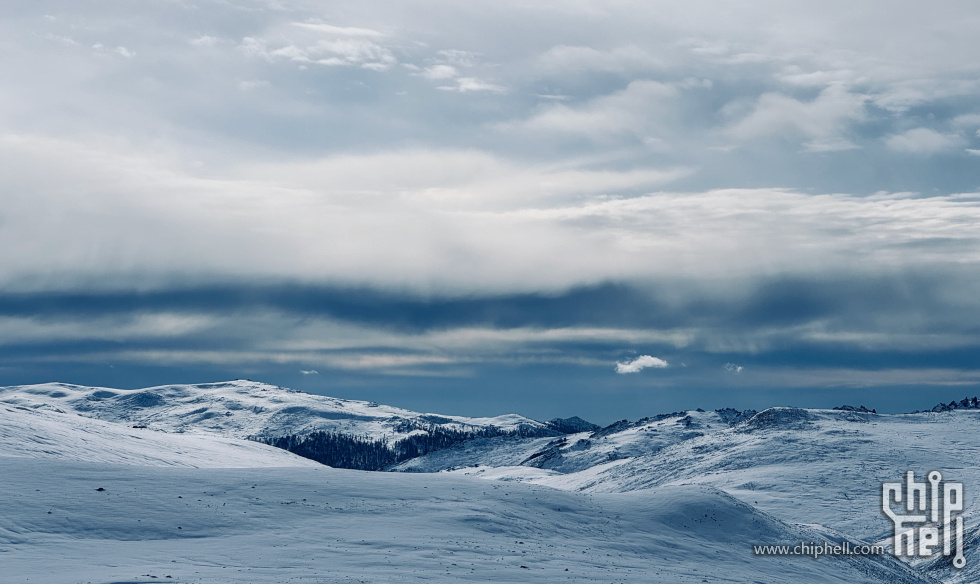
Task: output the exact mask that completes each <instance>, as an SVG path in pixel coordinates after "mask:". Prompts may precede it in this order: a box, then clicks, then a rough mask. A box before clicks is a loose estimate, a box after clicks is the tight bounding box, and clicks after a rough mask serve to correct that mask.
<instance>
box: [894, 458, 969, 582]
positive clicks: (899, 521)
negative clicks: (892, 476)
mask: <svg viewBox="0 0 980 584" xmlns="http://www.w3.org/2000/svg"><path fill="white" fill-rule="evenodd" d="M926 478H927V479H928V482H921V483H919V482H916V481H915V473H914V472H912V471H908V472H907V473H905V482H904V483H882V484H881V510H882V511H883V512H884V513H885V515H887V516H888V518H889V519H891V520H892V522H893V523H894V524H895V540H894V546H893V550H892V551H893V553H894V554H895V555H896V556H899V557H901V556H905V557H915V556H918V557H929V556H931V555H932V554H933V553H934V552H935V550H936V548H938V547H939V546H940V532H941V534H942V550H943V555H944V556H947V557H948V556H953V567H954V568H957V569H962V568H963V567H965V566H966V557H964V556H963V517H961V516H960V515H959V514H960V513H962V512H963V508H964V505H963V483H954V482H950V481H946V482H943V475H942V474H941V473H940V472H939V471H935V470H934V471H932V472H930V473H929V474H928V476H927V477H926ZM902 503H904V505H902ZM893 504H894V505H897V507H896V508H897V509H898V511H899V512H898V513H896V512H895V510H893V509H892V505H893Z"/></svg>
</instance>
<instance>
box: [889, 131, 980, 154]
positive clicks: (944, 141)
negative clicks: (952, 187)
mask: <svg viewBox="0 0 980 584" xmlns="http://www.w3.org/2000/svg"><path fill="white" fill-rule="evenodd" d="M885 145H886V146H888V148H889V149H891V150H895V151H897V152H907V153H910V154H936V153H939V152H945V151H949V150H957V149H959V148H962V147H963V146H965V145H966V140H964V139H963V137H962V136H959V135H958V134H941V133H939V132H937V131H936V130H933V129H930V128H915V129H912V130H909V131H907V132H904V133H901V134H892V135H891V136H887V137H886V138H885Z"/></svg>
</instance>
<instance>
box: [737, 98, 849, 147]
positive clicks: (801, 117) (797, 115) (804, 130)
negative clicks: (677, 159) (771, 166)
mask: <svg viewBox="0 0 980 584" xmlns="http://www.w3.org/2000/svg"><path fill="white" fill-rule="evenodd" d="M866 100H867V97H866V96H864V95H858V94H853V93H850V92H848V91H847V90H846V89H844V88H842V87H840V86H836V85H835V86H831V87H828V88H827V89H825V90H823V91H822V92H821V93H820V95H818V96H817V97H816V99H814V100H812V101H810V102H803V101H799V100H796V99H794V98H792V97H789V96H787V95H783V94H779V93H765V94H763V95H761V96H759V98H758V100H757V102H756V104H755V108H754V110H753V111H752V113H750V114H749V115H748V116H746V117H745V118H743V119H741V120H739V121H738V122H735V123H734V124H732V125H731V126H729V127H728V129H727V131H726V133H727V135H728V136H730V137H731V138H733V139H735V140H739V141H746V140H752V139H755V138H760V137H765V136H782V137H787V138H791V137H802V138H804V139H805V140H806V142H805V143H804V146H805V148H806V149H807V150H809V151H811V152H834V151H841V150H851V149H854V148H857V147H858V146H857V145H856V144H854V143H853V142H852V141H851V140H850V139H849V138H848V137H847V134H848V130H849V126H850V124H852V123H854V122H857V121H860V120H862V119H863V118H864V117H865V111H864V103H865V101H866Z"/></svg>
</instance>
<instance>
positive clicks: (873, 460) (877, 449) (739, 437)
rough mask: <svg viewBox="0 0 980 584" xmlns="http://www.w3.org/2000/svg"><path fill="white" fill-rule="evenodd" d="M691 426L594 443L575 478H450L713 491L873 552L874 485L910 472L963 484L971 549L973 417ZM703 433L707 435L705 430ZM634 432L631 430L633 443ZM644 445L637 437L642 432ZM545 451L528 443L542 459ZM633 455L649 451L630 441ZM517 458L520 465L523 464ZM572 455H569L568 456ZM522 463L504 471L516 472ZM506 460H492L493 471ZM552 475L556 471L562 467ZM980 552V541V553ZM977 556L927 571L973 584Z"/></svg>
mask: <svg viewBox="0 0 980 584" xmlns="http://www.w3.org/2000/svg"><path fill="white" fill-rule="evenodd" d="M701 415H702V422H697V420H695V423H691V421H690V420H687V419H686V416H679V417H677V418H671V419H667V420H663V421H662V422H661V426H660V429H659V432H660V433H664V432H667V433H670V429H669V428H670V427H671V426H673V435H674V436H675V437H682V436H683V437H684V439H677V440H675V441H674V442H673V443H672V444H666V445H664V446H659V445H652V448H651V450H650V451H648V452H645V453H644V452H640V451H638V449H637V448H634V449H633V450H632V451H629V452H630V454H631V455H630V456H625V457H620V456H618V455H617V454H616V453H617V452H619V453H623V452H624V450H625V449H624V448H623V447H622V446H621V443H622V441H624V440H627V439H628V436H627V435H625V434H624V435H622V436H620V437H619V438H618V439H617V440H616V441H604V440H602V439H599V440H596V439H589V438H586V439H589V440H590V442H591V445H590V447H589V450H593V453H592V457H593V460H602V458H603V457H604V456H605V457H607V458H608V460H607V461H605V462H601V463H597V464H595V465H594V466H591V467H589V468H586V469H583V470H578V471H574V472H567V473H562V472H556V471H555V470H550V471H547V472H542V471H541V470H539V469H536V468H528V467H527V466H517V467H514V466H511V467H506V468H502V465H496V466H495V467H493V468H491V467H489V466H487V464H486V462H485V461H493V460H494V456H493V455H492V454H491V455H489V456H486V457H481V456H479V455H478V451H479V448H478V447H477V448H475V449H474V452H473V453H471V455H470V456H469V457H468V458H467V460H472V461H473V462H474V464H480V465H481V466H479V467H475V466H474V467H471V468H462V469H459V470H457V471H456V472H457V474H464V475H470V476H475V477H486V478H493V479H498V480H499V479H506V480H508V481H523V482H529V483H534V484H540V485H547V486H551V487H555V488H559V489H567V490H574V491H582V492H587V493H600V492H627V491H636V490H641V489H650V488H658V487H661V486H668V485H695V484H699V485H710V486H713V487H715V488H718V489H720V490H722V491H724V492H726V493H729V494H731V495H733V496H735V497H737V498H738V499H740V500H741V501H744V502H746V503H748V504H751V505H753V506H754V507H757V508H758V509H760V510H763V511H765V512H767V513H771V514H772V515H774V516H775V517H778V518H780V519H781V520H783V521H786V522H790V523H805V524H819V525H823V526H826V527H828V528H831V529H834V530H837V531H839V532H842V533H847V534H849V535H851V536H853V537H858V538H862V539H866V540H870V541H882V542H886V543H890V542H888V541H887V538H889V536H890V535H891V529H892V524H891V523H890V521H889V520H887V518H885V517H884V515H883V514H882V513H881V511H880V500H881V499H880V497H881V483H882V482H885V481H899V480H901V479H902V477H903V476H904V475H905V472H906V471H908V470H913V471H915V472H916V475H917V476H918V478H919V480H923V477H924V476H925V475H926V474H927V473H928V472H929V471H932V470H939V471H941V472H942V473H943V476H944V477H945V479H946V480H952V481H959V482H963V483H964V485H965V488H966V490H967V494H966V497H967V498H966V503H967V509H966V511H965V513H964V518H965V521H966V525H967V531H968V539H971V540H974V541H975V540H977V539H978V535H980V529H978V511H980V498H978V497H977V496H976V495H974V493H975V492H976V487H977V485H980V466H978V465H977V464H976V461H977V460H978V459H980V410H955V411H948V412H926V413H916V414H899V415H881V414H871V413H860V412H847V411H837V410H802V409H797V408H771V409H769V410H766V411H763V412H760V413H759V414H757V415H756V416H755V417H754V418H752V419H750V420H748V421H746V422H742V423H740V424H736V425H734V426H731V427H711V428H709V427H706V426H708V425H711V424H710V421H708V419H707V417H706V415H705V414H701ZM704 422H707V423H704ZM638 429H639V428H631V429H630V430H629V431H630V432H635V431H636V430H638ZM640 433H642V431H641V432H640ZM549 442H551V443H554V442H558V443H561V442H562V441H561V440H560V439H559V440H555V439H551V440H550V441H544V443H545V446H546V447H545V448H544V449H543V450H541V451H545V452H546V453H548V455H550V456H552V457H553V460H556V461H560V460H561V459H562V457H563V456H566V454H565V451H567V450H572V449H573V447H574V445H575V444H576V443H577V440H576V437H575V436H569V437H568V439H567V443H566V444H565V445H564V446H562V447H561V448H559V449H558V453H557V454H554V455H552V454H551V453H550V452H548V449H549V448H551V449H554V445H552V446H550V447H548V446H547V444H548V443H549ZM541 443H542V441H541V440H539V441H537V443H534V444H532V443H530V442H525V443H524V446H535V447H538V448H540V447H541ZM632 443H633V444H634V445H639V444H648V445H650V444H651V443H650V442H645V441H644V439H641V438H639V437H637V438H635V439H634V441H633V442H632ZM527 455H528V452H522V453H521V456H527ZM576 455H578V453H576V452H569V453H568V454H567V456H576ZM449 456H450V453H448V452H439V453H434V454H432V455H429V456H426V457H423V458H422V459H417V460H415V461H409V462H411V463H414V464H415V466H416V467H420V468H426V469H428V470H435V467H437V466H439V465H440V464H441V463H443V462H445V461H446V460H448V459H449ZM517 458H519V456H518V457H512V458H511V459H510V461H511V464H520V463H519V462H513V461H515V460H517ZM500 459H501V457H497V460H498V461H500ZM554 468H556V469H559V470H561V469H562V468H563V467H562V465H561V464H557V465H556V466H554ZM977 543H980V541H977ZM978 548H980V546H978V545H973V546H967V551H966V555H967V561H968V563H967V568H966V569H964V570H951V569H949V560H948V559H946V558H937V559H936V560H935V561H934V562H932V563H931V564H930V565H929V566H928V567H927V568H928V569H929V570H930V571H931V573H935V574H936V575H938V576H940V577H942V578H943V579H944V580H945V581H948V582H977V581H980V549H978Z"/></svg>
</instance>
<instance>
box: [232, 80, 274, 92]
mask: <svg viewBox="0 0 980 584" xmlns="http://www.w3.org/2000/svg"><path fill="white" fill-rule="evenodd" d="M268 86H269V82H268V81H266V80H265V79H249V80H248V81H239V82H238V89H239V90H240V91H252V90H253V89H261V88H263V87H268Z"/></svg>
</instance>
